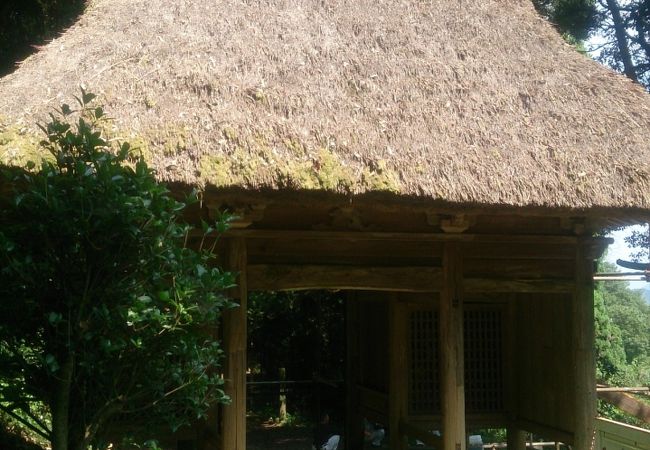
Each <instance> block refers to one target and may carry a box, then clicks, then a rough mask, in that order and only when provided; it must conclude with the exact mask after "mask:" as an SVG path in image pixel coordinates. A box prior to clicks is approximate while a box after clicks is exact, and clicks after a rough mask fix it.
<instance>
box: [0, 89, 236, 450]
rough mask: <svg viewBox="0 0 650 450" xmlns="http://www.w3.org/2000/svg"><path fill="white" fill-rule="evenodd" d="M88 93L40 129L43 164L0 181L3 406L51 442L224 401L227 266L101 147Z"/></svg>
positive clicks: (172, 418) (142, 179)
mask: <svg viewBox="0 0 650 450" xmlns="http://www.w3.org/2000/svg"><path fill="white" fill-rule="evenodd" d="M92 97H93V96H92V94H87V93H83V97H82V98H80V99H79V103H80V106H81V109H82V111H81V117H80V118H79V119H78V121H77V122H76V124H75V125H74V126H71V125H70V124H68V123H67V122H66V121H65V120H66V119H67V118H68V117H72V116H71V114H72V113H73V111H71V108H70V107H69V106H67V105H63V107H62V109H61V111H60V114H61V115H62V116H63V118H62V117H59V116H58V115H52V121H51V122H50V123H48V124H47V125H46V126H44V127H43V129H44V131H45V132H46V134H47V139H46V140H45V141H44V142H43V143H42V145H43V148H44V151H45V150H47V151H49V154H50V157H49V158H45V160H44V161H43V163H42V165H41V167H40V168H39V169H38V170H36V167H31V170H27V171H25V170H19V169H15V168H14V169H9V168H5V169H3V171H2V174H1V176H2V179H0V181H2V182H4V183H5V184H9V185H11V186H13V194H11V195H10V199H9V201H3V202H1V203H0V261H2V263H1V265H0V408H2V409H3V410H4V411H5V412H6V413H8V414H11V415H13V417H14V418H15V419H17V420H21V421H22V422H23V423H24V424H25V425H26V426H28V427H30V428H31V429H32V431H34V432H36V433H39V434H40V435H42V436H43V437H45V438H47V439H48V440H50V441H51V445H52V449H53V450H73V449H74V450H81V449H85V448H87V447H88V445H91V444H92V445H96V446H99V447H101V445H102V442H104V443H105V442H106V438H107V434H106V433H107V430H108V429H109V425H110V423H111V422H112V421H113V420H114V419H115V418H116V417H117V416H118V415H119V417H120V420H121V421H123V422H124V421H128V422H129V423H131V424H139V425H140V429H141V430H143V431H145V432H150V433H153V432H154V431H152V428H150V427H146V426H145V425H147V424H149V423H152V424H157V425H159V424H160V423H161V422H164V423H166V424H168V425H170V426H171V427H172V428H176V427H179V426H181V425H183V424H186V423H188V422H190V421H192V420H196V419H197V418H198V417H201V416H202V415H203V414H204V413H205V412H206V410H207V408H208V406H209V405H211V404H214V402H216V401H223V400H225V396H224V394H223V391H222V390H221V383H222V382H221V380H220V379H219V377H218V376H217V373H216V371H215V370H214V368H215V363H217V362H218V361H219V360H220V358H221V356H222V351H221V349H220V346H219V343H218V342H217V341H215V339H214V338H213V334H214V331H213V328H214V325H215V324H216V323H217V320H218V317H219V314H220V311H221V310H222V309H223V308H225V307H228V306H229V305H230V302H229V301H228V300H227V299H226V298H225V297H224V296H223V295H222V293H223V291H224V289H225V288H228V287H230V286H231V285H232V276H231V274H229V273H225V272H222V271H220V270H219V269H217V268H215V267H213V266H212V257H213V255H212V253H211V250H210V249H201V250H199V251H195V250H192V249H190V248H187V247H186V246H185V242H186V239H187V235H188V232H189V226H188V225H184V224H183V223H182V221H181V214H182V213H183V210H184V208H185V206H186V202H179V201H177V200H175V199H174V198H172V197H171V195H170V193H169V191H168V190H167V189H166V188H165V187H164V186H163V185H161V184H159V183H158V182H157V181H156V180H155V179H154V176H153V173H152V171H151V169H149V168H148V167H147V165H146V164H145V162H144V161H142V160H141V159H137V158H135V159H134V158H132V156H131V154H130V149H129V146H128V144H123V145H121V147H120V148H119V150H118V151H117V152H111V151H110V149H109V145H108V143H107V142H106V141H105V140H104V139H103V138H102V137H101V135H100V133H99V132H98V131H96V129H95V127H94V125H95V124H96V122H97V121H99V120H101V119H102V118H103V116H104V113H103V111H102V109H101V108H89V107H88V106H87V102H89V101H90V100H92ZM204 231H205V232H211V231H213V230H212V228H210V227H207V226H205V227H204ZM39 405H40V406H41V407H42V406H43V405H45V408H46V410H47V411H46V415H45V416H43V415H42V414H40V413H39V412H38V411H37V410H36V408H37V407H39ZM153 430H155V429H153Z"/></svg>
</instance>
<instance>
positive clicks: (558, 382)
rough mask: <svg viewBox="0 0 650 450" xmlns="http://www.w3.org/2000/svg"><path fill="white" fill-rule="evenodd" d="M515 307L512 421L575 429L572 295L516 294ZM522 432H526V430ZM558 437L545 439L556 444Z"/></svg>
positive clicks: (553, 427)
mask: <svg viewBox="0 0 650 450" xmlns="http://www.w3.org/2000/svg"><path fill="white" fill-rule="evenodd" d="M515 302H516V306H515V308H516V311H517V313H516V335H515V340H516V345H515V352H516V354H515V374H514V377H516V380H515V382H516V383H517V385H518V391H517V394H518V395H517V396H516V398H515V399H514V403H515V405H516V411H515V414H514V417H515V418H516V420H520V421H524V422H528V423H534V424H539V425H540V426H544V427H546V428H548V429H549V430H552V429H557V430H561V431H565V432H567V431H570V430H572V429H573V416H574V414H573V408H572V396H571V395H569V393H568V391H569V390H570V389H571V388H570V387H571V385H572V384H573V374H572V367H571V359H570V352H571V334H570V333H571V328H570V327H571V321H570V318H569V315H568V311H567V309H568V308H570V307H571V296H570V295H551V294H518V295H517V296H516V298H515ZM524 429H526V428H525V427H524ZM555 437H556V436H550V435H549V436H545V438H549V439H552V438H555Z"/></svg>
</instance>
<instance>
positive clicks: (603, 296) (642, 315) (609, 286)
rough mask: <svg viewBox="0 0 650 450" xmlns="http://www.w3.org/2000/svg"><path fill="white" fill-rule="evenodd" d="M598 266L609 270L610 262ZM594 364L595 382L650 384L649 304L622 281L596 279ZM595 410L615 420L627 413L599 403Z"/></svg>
mask: <svg viewBox="0 0 650 450" xmlns="http://www.w3.org/2000/svg"><path fill="white" fill-rule="evenodd" d="M601 270H602V271H605V272H613V271H615V268H614V266H613V265H612V264H609V263H603V265H602V266H601ZM594 303H595V318H596V368H597V374H596V376H597V380H598V382H599V383H604V384H609V385H613V386H649V385H650V305H649V304H648V303H647V302H646V301H645V299H644V298H643V295H642V294H641V292H639V291H634V290H632V289H630V288H629V287H628V285H627V283H626V282H624V281H608V282H599V283H597V285H596V290H595V292H594ZM599 412H600V413H601V414H603V415H604V416H606V417H610V418H612V419H615V420H621V421H631V422H634V421H633V420H631V419H630V417H629V416H625V415H623V414H621V413H620V412H617V411H616V410H615V409H614V408H613V407H611V406H609V405H606V404H601V405H600V408H599Z"/></svg>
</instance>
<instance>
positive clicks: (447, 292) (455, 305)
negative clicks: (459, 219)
mask: <svg viewBox="0 0 650 450" xmlns="http://www.w3.org/2000/svg"><path fill="white" fill-rule="evenodd" d="M443 273H444V286H443V290H442V293H441V295H440V356H441V360H440V369H441V388H442V389H441V393H442V429H443V434H442V440H443V449H444V450H465V449H466V447H467V444H466V438H465V380H464V366H465V363H464V355H463V349H464V347H463V345H464V344H463V270H462V255H461V251H460V244H459V243H457V242H446V243H445V247H444V255H443Z"/></svg>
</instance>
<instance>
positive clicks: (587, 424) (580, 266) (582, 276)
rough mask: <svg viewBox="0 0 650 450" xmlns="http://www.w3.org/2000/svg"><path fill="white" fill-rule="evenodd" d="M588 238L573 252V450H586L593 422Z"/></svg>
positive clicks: (591, 284) (592, 291) (592, 330)
mask: <svg viewBox="0 0 650 450" xmlns="http://www.w3.org/2000/svg"><path fill="white" fill-rule="evenodd" d="M589 243H590V241H589V240H588V239H586V238H585V239H581V240H580V241H579V242H578V245H577V250H576V283H575V294H574V296H573V302H572V308H571V312H572V316H573V326H572V333H573V361H574V366H573V375H574V378H575V380H574V384H575V389H574V397H573V399H574V408H575V412H574V414H575V430H574V442H573V448H574V449H576V450H590V449H591V448H593V445H594V430H595V420H596V365H595V357H594V340H595V332H594V286H593V280H592V277H593V258H592V257H591V255H590V253H591V252H590V251H589Z"/></svg>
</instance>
